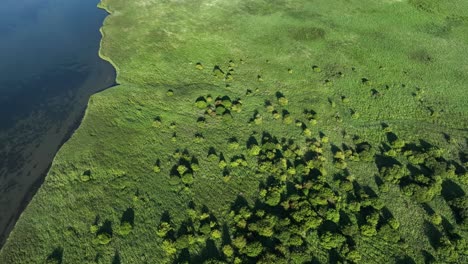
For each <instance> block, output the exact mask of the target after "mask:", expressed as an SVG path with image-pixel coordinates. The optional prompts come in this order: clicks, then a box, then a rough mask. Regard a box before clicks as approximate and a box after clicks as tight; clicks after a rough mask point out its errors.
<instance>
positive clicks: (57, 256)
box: [47, 247, 63, 264]
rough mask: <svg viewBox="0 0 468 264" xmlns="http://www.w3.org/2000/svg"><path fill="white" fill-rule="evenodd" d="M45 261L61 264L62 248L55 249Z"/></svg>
mask: <svg viewBox="0 0 468 264" xmlns="http://www.w3.org/2000/svg"><path fill="white" fill-rule="evenodd" d="M47 261H48V263H49V262H51V263H52V262H54V263H58V264H61V263H62V262H63V248H62V247H57V248H55V249H54V250H53V251H52V253H50V255H49V256H47Z"/></svg>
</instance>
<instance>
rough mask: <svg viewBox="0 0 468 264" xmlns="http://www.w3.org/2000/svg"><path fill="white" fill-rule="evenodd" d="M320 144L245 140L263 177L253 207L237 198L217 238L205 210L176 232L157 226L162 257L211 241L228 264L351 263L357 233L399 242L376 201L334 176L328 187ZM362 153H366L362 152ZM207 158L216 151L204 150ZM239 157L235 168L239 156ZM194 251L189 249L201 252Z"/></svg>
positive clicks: (354, 258) (347, 179)
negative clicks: (321, 258)
mask: <svg viewBox="0 0 468 264" xmlns="http://www.w3.org/2000/svg"><path fill="white" fill-rule="evenodd" d="M252 137H253V136H252ZM324 141H326V140H323V138H322V139H320V140H315V139H314V140H308V141H307V142H306V144H305V145H303V144H296V143H295V142H294V141H292V140H287V139H284V138H282V139H277V138H276V137H274V136H272V135H270V134H268V133H263V135H262V137H261V139H260V140H258V141H257V140H256V139H255V138H250V139H249V140H248V143H247V146H248V153H249V155H252V156H254V157H256V160H257V166H256V168H257V173H258V174H262V175H268V178H267V180H266V181H265V182H263V184H262V185H261V186H260V190H259V193H258V198H257V200H256V201H255V203H254V204H253V205H250V204H248V203H247V202H246V201H245V200H243V199H242V197H239V198H238V200H237V201H236V202H235V203H234V204H233V205H232V210H231V212H230V213H229V216H228V220H227V222H226V223H225V225H226V227H225V228H223V232H222V235H221V231H220V229H219V228H218V227H219V224H218V223H217V222H216V221H214V220H213V219H214V217H213V216H212V215H209V213H207V212H208V211H206V210H205V212H204V213H205V214H203V213H201V215H204V216H203V217H201V215H200V213H195V212H193V211H191V213H190V215H191V217H190V219H188V220H187V221H186V222H185V224H184V226H185V227H184V228H183V229H180V228H179V230H183V232H181V231H177V232H174V228H175V227H174V226H171V224H170V223H168V222H162V223H161V224H160V226H159V228H158V230H159V231H158V234H159V235H160V236H161V237H163V239H164V241H165V242H164V243H163V248H164V250H165V251H166V253H167V256H168V257H173V258H176V256H177V255H180V254H182V252H183V251H184V249H186V248H187V247H188V248H190V247H191V245H202V244H205V245H207V244H210V245H213V244H214V245H215V247H216V249H217V251H218V252H219V254H218V255H216V254H215V256H214V257H213V258H215V259H216V260H217V261H222V262H229V263H246V262H247V263H290V262H291V261H293V262H298V263H302V262H306V261H311V260H312V259H313V258H314V257H313V256H314V255H317V254H331V255H332V256H333V258H334V259H335V260H336V261H348V262H358V261H359V260H360V259H361V252H360V251H359V248H358V247H357V244H356V239H357V237H358V236H365V237H371V236H380V237H381V238H382V239H385V240H386V241H389V242H392V243H398V242H401V239H400V236H399V235H398V228H399V222H398V221H397V220H396V219H395V218H393V217H392V215H391V213H390V212H389V211H388V210H387V209H386V208H385V206H384V204H383V202H382V201H381V200H380V199H378V197H377V196H375V195H374V196H373V195H372V194H369V193H368V192H366V190H365V188H361V187H360V186H359V184H357V183H356V182H355V181H354V179H353V178H352V177H344V176H343V177H339V176H337V179H338V180H337V182H336V183H337V184H336V186H334V185H333V186H332V185H330V184H328V183H327V180H326V175H327V171H326V169H325V166H326V158H325V157H324V156H323V152H324V147H325V146H324V144H326V143H325V142H324ZM364 151H369V149H368V148H367V147H363V150H362V151H361V152H364ZM209 155H210V153H209ZM211 155H213V156H215V155H216V152H215V151H214V150H211ZM216 157H219V156H216ZM239 160H240V161H239V162H238V163H239V164H242V160H245V159H243V158H240V159H239ZM231 165H232V164H231ZM187 223H188V224H187ZM171 232H172V233H171ZM187 232H188V233H187ZM219 239H220V240H219ZM179 240H180V241H179ZM209 241H211V242H209ZM197 243H198V244H197ZM196 247H198V246H194V248H196ZM194 248H193V249H191V250H189V252H194V253H193V254H196V252H200V250H198V251H197V250H194ZM193 254H192V255H193Z"/></svg>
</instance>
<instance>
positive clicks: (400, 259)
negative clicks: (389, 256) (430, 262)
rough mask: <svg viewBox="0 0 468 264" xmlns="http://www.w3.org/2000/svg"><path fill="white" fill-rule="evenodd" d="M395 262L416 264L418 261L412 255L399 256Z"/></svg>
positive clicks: (396, 263)
mask: <svg viewBox="0 0 468 264" xmlns="http://www.w3.org/2000/svg"><path fill="white" fill-rule="evenodd" d="M395 264H416V262H415V261H414V260H413V259H412V258H411V257H410V256H398V257H396V259H395Z"/></svg>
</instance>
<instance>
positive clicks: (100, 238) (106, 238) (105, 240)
mask: <svg viewBox="0 0 468 264" xmlns="http://www.w3.org/2000/svg"><path fill="white" fill-rule="evenodd" d="M111 240H112V237H111V236H110V235H109V234H107V233H101V234H99V235H97V237H96V241H97V242H98V243H99V244H101V245H107V244H109V242H111Z"/></svg>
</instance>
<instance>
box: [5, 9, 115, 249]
mask: <svg viewBox="0 0 468 264" xmlns="http://www.w3.org/2000/svg"><path fill="white" fill-rule="evenodd" d="M97 9H102V10H104V11H106V13H107V15H106V16H105V18H104V19H103V21H102V24H101V27H100V28H99V32H100V34H101V38H100V41H99V47H98V52H97V54H96V55H97V57H98V58H99V59H100V60H101V61H102V62H105V63H108V64H109V65H110V66H111V67H112V69H113V76H114V79H113V83H112V84H111V85H108V86H105V87H104V88H102V89H98V90H97V91H92V92H91V93H90V94H89V95H88V94H87V92H86V91H83V94H81V95H79V97H78V98H77V101H78V102H77V105H76V106H75V108H82V110H79V109H74V110H72V111H71V113H70V116H69V117H67V118H66V119H65V120H64V123H66V124H64V126H63V127H61V128H60V131H62V130H66V131H63V135H64V136H63V137H61V138H62V139H61V140H60V142H59V143H58V145H57V148H56V151H54V153H53V154H52V156H53V158H52V160H51V161H50V162H48V164H46V165H47V166H44V165H45V164H44V165H43V166H39V167H42V168H40V169H39V168H37V167H38V165H37V164H38V163H39V164H40V163H41V162H40V161H39V162H38V161H37V159H34V158H31V159H30V160H28V161H26V163H25V164H24V165H22V166H21V169H20V170H19V171H15V172H13V173H12V174H19V173H22V172H24V173H26V171H27V170H28V169H27V168H26V167H25V165H28V164H29V165H31V164H34V165H33V166H32V167H33V169H31V170H29V172H28V174H36V175H39V176H38V177H37V178H36V179H35V180H34V181H33V182H32V184H31V185H29V186H27V188H26V191H24V195H21V198H20V199H19V205H18V207H16V208H15V209H14V210H11V216H10V217H9V218H8V220H7V222H6V224H5V226H4V228H3V230H1V231H0V251H2V249H3V247H4V245H5V244H6V243H7V241H8V239H9V237H10V235H11V233H12V232H13V231H14V229H15V227H16V224H17V223H18V220H19V219H20V218H21V216H22V214H23V213H24V211H25V210H26V209H27V208H28V206H29V204H30V203H31V201H32V200H33V199H34V197H35V195H36V194H37V192H38V191H39V189H40V188H41V186H42V184H43V183H44V181H45V179H46V177H47V176H48V174H49V172H50V169H51V167H52V165H53V163H54V162H55V159H56V156H57V153H58V152H59V151H60V149H61V148H62V147H63V145H64V144H66V143H67V142H68V141H69V140H70V139H71V138H72V137H73V136H74V135H75V132H76V130H77V129H79V127H80V126H81V124H82V123H83V120H84V119H85V118H86V115H87V112H88V105H89V101H90V99H91V97H92V96H93V95H95V94H97V93H100V92H102V91H105V90H107V89H110V88H113V87H116V86H118V85H119V83H117V75H118V71H117V68H116V66H115V64H114V63H113V62H112V61H111V60H110V58H108V57H107V56H105V55H103V54H101V50H102V40H103V38H104V32H103V30H102V28H103V27H104V23H105V20H106V19H107V17H108V16H109V15H110V14H111V13H110V12H108V10H107V9H105V8H101V7H100V5H99V4H98V5H97ZM96 74H97V73H95V75H96ZM91 76H92V75H90V77H91ZM88 78H89V77H88ZM91 79H95V80H94V81H97V82H99V81H101V82H102V80H104V79H105V78H99V77H97V78H96V77H93V78H91ZM83 87H87V85H83ZM81 97H85V98H81ZM81 100H86V103H85V104H84V105H83V106H81V104H80V103H79V101H81ZM74 116H75V117H74ZM29 118H30V117H28V118H26V119H29ZM71 119H76V120H75V121H73V122H72V120H71ZM67 124H69V125H67ZM13 130H14V129H13ZM52 131H55V127H52V128H51V129H49V130H46V131H45V132H44V133H42V134H41V136H40V137H43V138H41V140H40V141H38V143H37V145H42V144H46V143H47V142H48V140H46V139H45V138H47V137H49V136H52V137H53V136H55V135H52ZM31 145H36V142H33V143H31ZM52 145H53V144H52ZM31 148H32V153H34V150H36V149H37V147H35V146H31ZM25 154H26V153H25ZM31 155H32V154H31ZM44 167H45V168H44ZM34 170H37V173H34V172H33V171H34ZM6 175H8V173H7V174H6Z"/></svg>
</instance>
